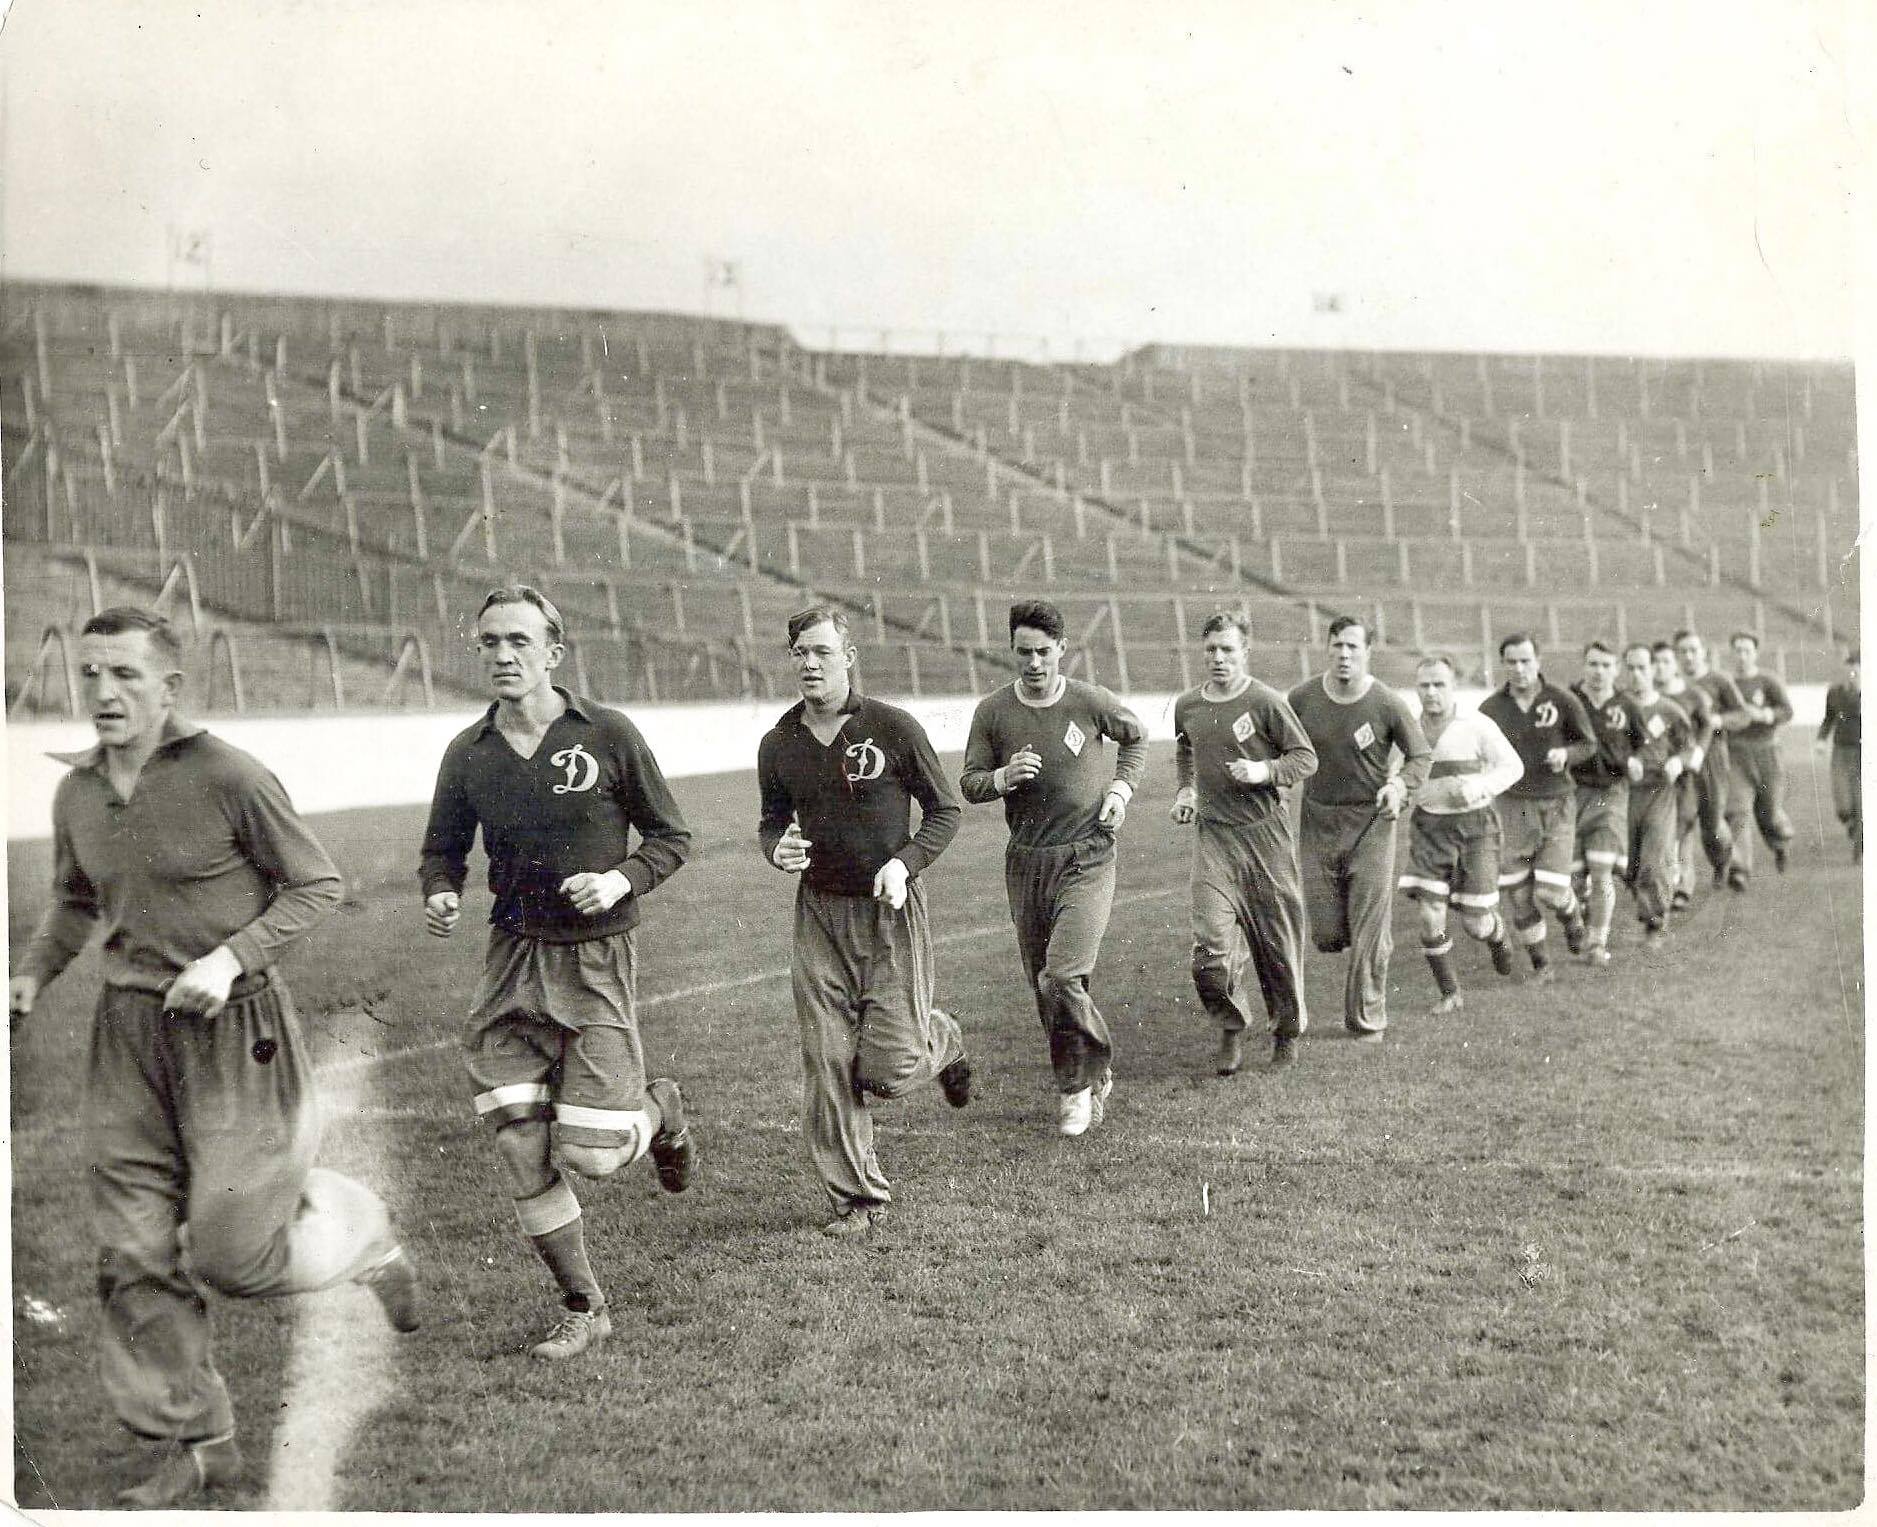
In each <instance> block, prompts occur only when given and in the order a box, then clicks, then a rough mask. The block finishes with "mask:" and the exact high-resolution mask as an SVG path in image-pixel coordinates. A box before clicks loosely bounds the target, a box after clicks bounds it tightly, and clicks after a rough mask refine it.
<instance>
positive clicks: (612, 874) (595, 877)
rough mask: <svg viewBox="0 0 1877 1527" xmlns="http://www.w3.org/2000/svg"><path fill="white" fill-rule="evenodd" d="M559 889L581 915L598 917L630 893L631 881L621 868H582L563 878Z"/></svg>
mask: <svg viewBox="0 0 1877 1527" xmlns="http://www.w3.org/2000/svg"><path fill="white" fill-rule="evenodd" d="M560 890H561V895H563V896H565V897H566V898H567V899H568V900H569V901H571V902H572V903H573V904H574V908H575V910H576V911H578V912H579V913H580V915H581V916H582V917H598V916H599V915H600V913H602V912H605V911H609V910H611V909H612V908H613V907H615V906H617V905H618V904H619V903H620V902H622V901H624V900H625V899H626V898H627V897H628V896H630V895H631V894H632V882H631V881H630V880H628V879H626V876H625V872H624V871H623V870H600V871H598V872H597V873H596V872H594V871H592V870H583V871H581V872H580V873H579V874H578V875H569V876H568V877H567V878H566V879H565V880H563V881H562V882H561V883H560Z"/></svg>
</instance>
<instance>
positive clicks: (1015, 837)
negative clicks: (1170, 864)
mask: <svg viewBox="0 0 1877 1527" xmlns="http://www.w3.org/2000/svg"><path fill="white" fill-rule="evenodd" d="M1103 738H1108V739H1110V740H1112V741H1113V742H1115V743H1116V744H1117V745H1118V746H1117V748H1116V751H1115V755H1114V762H1113V763H1112V764H1110V763H1109V761H1108V750H1107V749H1106V748H1104V747H1103V746H1102V739H1103ZM1026 745H1027V746H1028V747H1030V748H1032V749H1034V750H1035V752H1036V754H1037V756H1038V757H1039V758H1041V759H1042V761H1043V772H1042V773H1041V774H1039V775H1037V776H1036V778H1035V779H1033V780H1031V781H1030V782H1029V783H1028V784H1026V785H1024V786H1022V787H1021V788H1020V789H1016V790H1012V791H1011V792H1010V793H1009V794H1008V795H1005V796H1002V797H1001V799H1002V800H1003V803H1004V821H1005V823H1006V824H1007V825H1008V826H1009V828H1010V842H1011V846H1012V847H1014V848H1042V847H1047V846H1051V845H1057V844H1063V843H1079V842H1081V841H1082V840H1083V839H1084V838H1086V837H1088V836H1090V835H1091V834H1093V833H1096V832H1102V831H1106V829H1105V828H1103V827H1102V826H1101V825H1100V822H1099V821H1098V818H1099V816H1100V813H1101V803H1102V798H1103V797H1104V796H1106V795H1107V793H1108V787H1109V786H1110V785H1112V784H1114V783H1115V782H1116V781H1119V782H1120V783H1122V784H1124V785H1126V786H1127V788H1128V792H1129V793H1130V794H1132V792H1133V790H1134V787H1135V786H1136V785H1138V784H1139V783H1140V777H1141V768H1142V766H1143V765H1144V764H1145V762H1146V759H1147V729H1146V728H1145V727H1144V726H1142V725H1141V724H1140V721H1139V720H1138V719H1137V718H1136V717H1135V715H1134V712H1133V711H1131V710H1129V709H1128V708H1127V707H1126V706H1125V705H1123V704H1122V703H1121V702H1120V701H1119V700H1118V699H1116V698H1115V697H1114V695H1113V694H1111V693H1110V692H1109V691H1108V690H1106V689H1104V688H1102V686H1101V685H1099V684H1088V683H1084V682H1083V681H1082V680H1080V679H1069V678H1065V679H1064V680H1063V682H1062V693H1061V694H1060V695H1058V696H1057V697H1056V698H1055V699H1054V700H1052V701H1050V703H1049V704H1047V705H1028V704H1025V703H1024V701H1023V700H1022V698H1021V697H1020V696H1019V695H1018V693H1017V686H1016V684H1015V683H1014V682H1012V683H1009V684H1006V685H1004V686H1003V688H1001V689H995V690H992V691H991V693H990V694H988V695H986V696H985V697H984V698H983V699H982V700H980V701H978V708H977V709H976V710H975V711H974V712H973V713H972V716H971V735H970V737H969V739H968V740H967V741H966V743H965V764H964V772H963V773H962V774H961V775H960V776H959V780H958V788H959V790H960V791H961V792H962V793H963V795H964V798H965V799H966V800H967V801H970V802H971V803H972V804H973V805H982V804H983V803H984V802H986V801H994V800H998V799H1000V797H999V795H998V792H997V784H996V780H995V778H994V776H995V774H996V772H997V770H998V769H1000V768H1002V767H1003V766H1004V765H1005V764H1007V763H1009V762H1010V760H1011V759H1012V758H1013V757H1015V756H1016V755H1017V754H1018V753H1020V752H1022V751H1023V749H1024V747H1025V746H1026Z"/></svg>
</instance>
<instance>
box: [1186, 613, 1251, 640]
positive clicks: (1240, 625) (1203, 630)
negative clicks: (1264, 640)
mask: <svg viewBox="0 0 1877 1527" xmlns="http://www.w3.org/2000/svg"><path fill="white" fill-rule="evenodd" d="M1225 630H1232V631H1236V632H1237V633H1238V634H1239V635H1240V636H1242V637H1244V638H1245V640H1246V641H1250V640H1251V617H1250V616H1249V615H1247V614H1246V613H1245V612H1244V611H1243V610H1214V611H1213V612H1212V613H1211V614H1210V615H1208V616H1207V617H1206V623H1205V624H1204V625H1203V626H1201V627H1200V628H1199V635H1200V637H1201V639H1202V640H1203V639H1204V638H1205V637H1208V636H1210V635H1212V633H1213V632H1214V631H1225Z"/></svg>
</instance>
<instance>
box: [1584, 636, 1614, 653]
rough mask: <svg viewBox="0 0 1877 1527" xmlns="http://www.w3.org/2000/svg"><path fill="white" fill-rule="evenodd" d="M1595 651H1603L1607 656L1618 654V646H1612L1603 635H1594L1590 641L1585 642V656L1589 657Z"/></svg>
mask: <svg viewBox="0 0 1877 1527" xmlns="http://www.w3.org/2000/svg"><path fill="white" fill-rule="evenodd" d="M1593 652H1601V653H1602V654H1603V655H1604V656H1605V657H1615V656H1616V648H1614V647H1612V646H1611V645H1610V644H1609V643H1608V642H1606V641H1605V640H1604V639H1603V638H1602V637H1601V636H1593V637H1591V639H1590V640H1589V641H1587V642H1585V643H1584V656H1585V657H1589V656H1590V654H1591V653H1593Z"/></svg>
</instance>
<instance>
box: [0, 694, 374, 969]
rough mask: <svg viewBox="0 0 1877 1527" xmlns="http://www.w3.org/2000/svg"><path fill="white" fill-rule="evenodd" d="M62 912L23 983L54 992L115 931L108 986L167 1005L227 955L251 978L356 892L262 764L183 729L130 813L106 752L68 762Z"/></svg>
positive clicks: (58, 818) (57, 801)
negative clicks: (191, 970)
mask: <svg viewBox="0 0 1877 1527" xmlns="http://www.w3.org/2000/svg"><path fill="white" fill-rule="evenodd" d="M60 762H62V763H69V764H71V765H72V770H71V772H70V773H69V774H67V775H66V776H65V778H64V779H62V780H61V781H60V782H59V787H58V790H57V792H56V793H55V794H54V796H53V798H52V901H51V904H50V905H49V906H48V907H47V908H46V912H45V916H44V917H43V918H42V919H41V920H40V923H39V928H38V931H37V932H36V933H35V934H34V935H33V939H32V942H31V944H30V945H29V946H28V947H27V950H26V955H25V959H24V960H23V962H22V964H21V974H23V975H30V976H32V977H34V978H35V979H36V980H38V982H39V983H40V985H42V986H43V985H45V984H46V983H48V982H50V981H52V980H53V979H54V978H55V977H57V975H58V974H59V972H60V971H62V970H64V969H65V967H66V966H67V965H69V964H70V963H71V961H72V959H73V957H74V956H76V955H77V954H78V952H79V951H80V950H81V949H83V948H84V946H85V941H86V940H87V938H89V937H90V935H91V932H92V930H93V929H94V928H95V927H96V926H97V925H98V924H100V923H102V924H103V926H104V980H105V984H106V985H107V986H119V987H129V988H132V989H135V990H138V991H150V992H162V991H167V990H168V989H169V986H170V983H171V982H172V981H174V980H175V979H176V977H177V975H178V974H180V973H181V971H182V969H183V967H184V966H186V965H189V964H191V963H193V962H194V961H196V960H198V959H200V958H201V957H202V956H203V955H205V954H208V953H210V952H211V951H213V950H214V949H216V948H217V947H219V946H221V945H224V944H225V945H227V946H228V950H229V952H230V953H231V954H233V955H234V957H235V958H236V959H237V960H238V961H239V962H240V964H241V969H242V971H243V972H244V973H252V972H254V971H258V970H263V969H265V968H266V967H267V966H269V965H270V964H272V963H273V960H274V958H275V956H276V955H278V954H279V953H280V951H281V950H282V949H283V948H285V947H286V946H287V945H288V944H290V943H292V942H293V940H294V939H296V938H298V937H299V936H300V935H301V934H303V933H305V932H306V931H307V929H309V928H310V927H312V926H313V924H314V923H315V922H317V921H318V920H319V919H320V918H321V917H323V916H325V915H326V914H327V913H329V912H331V911H332V909H333V908H334V907H336V906H338V904H339V900H340V897H341V895H342V894H343V893H344V889H345V886H344V882H343V881H342V880H341V879H340V878H339V872H338V870H336V869H335V868H333V863H332V860H331V859H329V858H328V857H327V856H326V851H325V849H323V848H321V847H320V845H319V840H318V839H316V838H315V837H314V836H313V834H312V833H311V832H309V831H308V830H307V828H306V824H305V823H304V822H302V821H301V820H300V818H299V816H298V814H297V813H295V811H294V809H293V803H292V801H290V800H289V799H288V798H287V792H286V791H285V790H284V789H283V788H282V787H281V784H280V781H279V780H277V779H275V778H274V776H273V775H272V774H271V773H270V772H269V771H268V770H267V769H266V768H265V767H264V766H263V765H262V764H261V763H260V761H259V760H258V759H256V758H254V757H252V756H251V755H249V754H247V753H244V752H243V751H242V750H241V749H240V748H237V747H234V746H232V745H230V744H229V743H226V742H223V741H222V740H221V739H220V738H219V737H213V736H211V735H210V734H209V733H207V732H205V731H203V730H202V729H201V728H200V727H197V726H193V725H190V724H189V723H187V722H183V721H180V720H178V719H175V718H171V719H170V720H169V721H168V722H167V723H166V724H165V727H164V732H163V739H162V741H161V742H159V743H158V745H157V749H156V751H155V752H154V753H152V754H151V755H150V758H149V760H148V762H146V763H145V764H144V766H143V772H142V773H141V774H140V775H139V776H138V778H137V783H136V787H135V788H134V789H133V790H132V791H131V793H130V799H129V800H125V799H124V798H123V797H121V796H120V795H119V794H118V793H117V790H116V788H115V787H114V786H113V785H112V784H111V781H110V779H109V777H108V776H107V775H106V773H105V766H104V751H103V749H102V748H93V749H91V750H90V751H89V752H86V753H80V754H74V755H62V756H60Z"/></svg>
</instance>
